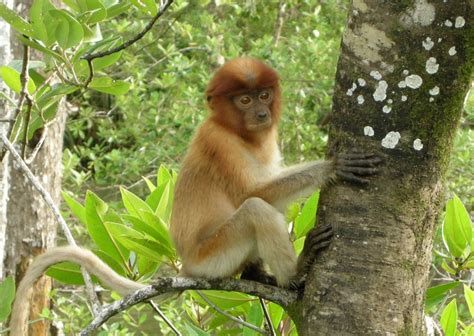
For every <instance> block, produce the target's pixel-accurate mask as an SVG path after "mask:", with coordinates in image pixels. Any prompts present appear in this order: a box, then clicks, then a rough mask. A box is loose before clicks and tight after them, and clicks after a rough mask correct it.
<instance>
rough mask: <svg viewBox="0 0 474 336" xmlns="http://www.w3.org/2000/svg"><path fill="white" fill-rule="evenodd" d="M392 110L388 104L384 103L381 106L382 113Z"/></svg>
mask: <svg viewBox="0 0 474 336" xmlns="http://www.w3.org/2000/svg"><path fill="white" fill-rule="evenodd" d="M391 111H392V107H391V106H390V105H384V107H383V108H382V112H383V113H390V112H391Z"/></svg>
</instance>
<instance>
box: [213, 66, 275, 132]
mask: <svg viewBox="0 0 474 336" xmlns="http://www.w3.org/2000/svg"><path fill="white" fill-rule="evenodd" d="M280 95H281V94H280V85H279V78H278V74H277V72H276V71H275V70H274V69H273V68H271V67H270V66H268V65H267V64H265V63H263V62H262V61H259V60H257V59H253V58H247V57H242V58H236V59H234V60H231V61H229V62H227V63H226V64H224V65H223V66H222V67H221V68H220V69H219V70H217V72H216V73H215V74H214V77H213V78H212V80H211V82H210V83H209V86H208V88H207V90H206V97H207V101H208V103H209V107H210V109H211V111H212V117H211V118H213V119H214V120H215V121H217V122H218V123H219V124H221V125H223V126H224V127H227V128H229V129H231V130H234V131H237V132H238V133H239V134H240V135H242V136H244V137H245V136H251V135H252V134H254V133H258V132H262V131H265V130H269V129H272V128H274V127H275V126H277V124H278V120H279V118H280V105H281V103H280Z"/></svg>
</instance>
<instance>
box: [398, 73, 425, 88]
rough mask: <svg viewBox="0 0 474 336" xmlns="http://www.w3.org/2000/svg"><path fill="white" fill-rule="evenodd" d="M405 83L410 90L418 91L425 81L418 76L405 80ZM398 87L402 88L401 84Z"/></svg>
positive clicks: (408, 77)
mask: <svg viewBox="0 0 474 336" xmlns="http://www.w3.org/2000/svg"><path fill="white" fill-rule="evenodd" d="M404 82H405V85H406V86H408V87H409V88H410V89H418V88H419V87H420V86H421V84H423V79H422V78H421V77H420V76H418V75H410V76H407V77H406V78H405V80H404ZM398 86H400V83H398Z"/></svg>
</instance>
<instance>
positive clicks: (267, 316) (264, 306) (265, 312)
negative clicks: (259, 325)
mask: <svg viewBox="0 0 474 336" xmlns="http://www.w3.org/2000/svg"><path fill="white" fill-rule="evenodd" d="M258 300H259V301H260V305H261V306H262V310H263V315H264V316H265V321H266V322H267V326H268V329H269V330H270V335H271V336H276V332H275V327H274V326H273V322H272V319H271V317H270V314H269V313H268V309H267V304H266V303H265V301H264V300H263V299H262V298H261V297H259V298H258Z"/></svg>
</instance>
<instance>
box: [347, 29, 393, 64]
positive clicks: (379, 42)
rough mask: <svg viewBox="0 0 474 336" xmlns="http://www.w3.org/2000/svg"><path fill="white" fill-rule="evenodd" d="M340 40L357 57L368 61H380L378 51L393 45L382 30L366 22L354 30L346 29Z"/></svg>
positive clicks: (380, 56)
mask: <svg viewBox="0 0 474 336" xmlns="http://www.w3.org/2000/svg"><path fill="white" fill-rule="evenodd" d="M342 41H343V43H344V44H345V45H346V46H347V47H348V48H349V49H350V50H351V51H352V52H353V53H354V54H355V55H356V56H357V57H358V58H360V59H364V60H367V61H369V62H380V61H382V59H383V57H382V55H381V54H380V52H381V51H382V50H384V49H390V48H391V47H392V46H393V45H394V42H393V41H392V40H391V39H390V38H389V37H388V36H387V35H386V34H385V32H384V31H382V30H379V29H377V28H376V27H374V26H372V25H369V24H367V23H363V24H362V26H361V27H360V28H356V29H355V30H352V29H346V31H345V33H344V37H343V40H342Z"/></svg>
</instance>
